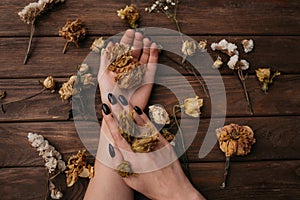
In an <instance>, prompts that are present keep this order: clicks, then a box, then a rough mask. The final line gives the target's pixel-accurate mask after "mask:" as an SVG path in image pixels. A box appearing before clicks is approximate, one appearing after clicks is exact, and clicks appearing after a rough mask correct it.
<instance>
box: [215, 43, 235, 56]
mask: <svg viewBox="0 0 300 200" xmlns="http://www.w3.org/2000/svg"><path fill="white" fill-rule="evenodd" d="M211 49H212V50H213V51H216V50H218V51H221V52H223V53H225V54H227V55H228V56H233V55H238V54H239V53H238V51H237V50H236V49H237V46H236V45H235V44H233V43H230V42H228V41H227V40H225V39H222V40H221V41H219V42H218V43H212V44H211Z"/></svg>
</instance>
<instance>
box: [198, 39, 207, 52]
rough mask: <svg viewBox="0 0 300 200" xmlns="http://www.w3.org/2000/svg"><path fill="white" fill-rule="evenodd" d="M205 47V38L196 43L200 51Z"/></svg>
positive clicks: (204, 49)
mask: <svg viewBox="0 0 300 200" xmlns="http://www.w3.org/2000/svg"><path fill="white" fill-rule="evenodd" d="M206 47H207V40H201V41H199V43H198V49H200V51H201V52H205V51H206Z"/></svg>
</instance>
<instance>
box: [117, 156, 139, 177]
mask: <svg viewBox="0 0 300 200" xmlns="http://www.w3.org/2000/svg"><path fill="white" fill-rule="evenodd" d="M117 172H118V174H119V175H120V176H121V177H123V178H128V177H129V176H132V175H136V174H135V173H134V172H133V171H132V169H131V165H130V163H129V162H128V161H125V160H124V161H123V162H122V163H121V164H119V166H118V167H117Z"/></svg>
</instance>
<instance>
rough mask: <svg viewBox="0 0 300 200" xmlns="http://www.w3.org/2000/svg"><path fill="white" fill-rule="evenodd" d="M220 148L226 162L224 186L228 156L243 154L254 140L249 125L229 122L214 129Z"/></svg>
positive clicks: (248, 149) (225, 177) (223, 185)
mask: <svg viewBox="0 0 300 200" xmlns="http://www.w3.org/2000/svg"><path fill="white" fill-rule="evenodd" d="M216 134H217V137H218V141H219V147H220V149H221V150H222V151H223V152H224V153H225V156H226V164H225V173H224V181H223V183H222V185H221V187H222V188H225V187H226V180H227V175H228V170H229V163H230V157H231V156H233V155H238V156H245V155H247V154H248V153H250V151H251V146H252V145H253V144H254V143H255V142H256V140H255V138H254V132H253V130H252V129H251V128H250V127H249V126H240V125H238V124H229V125H226V126H224V127H222V128H218V129H217V130H216Z"/></svg>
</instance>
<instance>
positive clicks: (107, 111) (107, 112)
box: [102, 103, 110, 115]
mask: <svg viewBox="0 0 300 200" xmlns="http://www.w3.org/2000/svg"><path fill="white" fill-rule="evenodd" d="M102 110H103V112H104V113H105V114H106V115H109V114H110V109H109V107H108V105H107V104H105V103H104V104H102Z"/></svg>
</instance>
